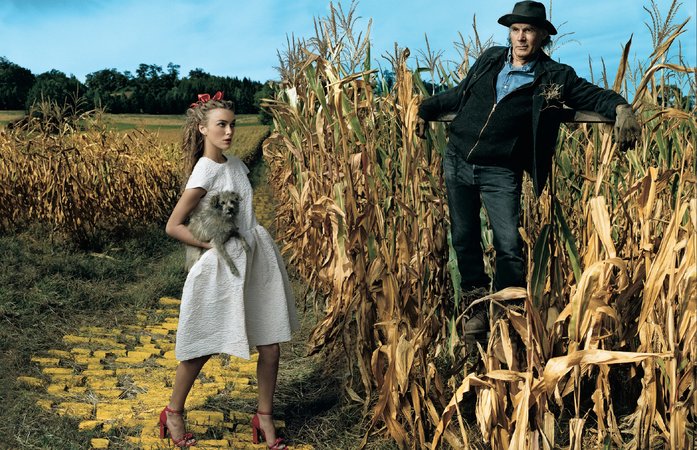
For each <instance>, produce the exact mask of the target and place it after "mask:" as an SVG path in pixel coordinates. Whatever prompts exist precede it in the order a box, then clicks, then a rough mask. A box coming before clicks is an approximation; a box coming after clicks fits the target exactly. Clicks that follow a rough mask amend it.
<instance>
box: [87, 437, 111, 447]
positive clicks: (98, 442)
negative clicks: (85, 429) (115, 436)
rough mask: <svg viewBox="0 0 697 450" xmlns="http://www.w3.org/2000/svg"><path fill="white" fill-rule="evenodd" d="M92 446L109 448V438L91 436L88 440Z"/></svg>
mask: <svg viewBox="0 0 697 450" xmlns="http://www.w3.org/2000/svg"><path fill="white" fill-rule="evenodd" d="M90 446H92V448H109V439H102V438H93V439H91V440H90Z"/></svg>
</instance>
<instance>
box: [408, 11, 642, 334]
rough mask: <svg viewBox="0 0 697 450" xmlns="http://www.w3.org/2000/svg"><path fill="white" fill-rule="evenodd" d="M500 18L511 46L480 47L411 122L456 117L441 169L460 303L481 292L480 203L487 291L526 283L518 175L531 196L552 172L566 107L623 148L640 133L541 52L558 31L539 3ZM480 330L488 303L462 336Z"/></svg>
mask: <svg viewBox="0 0 697 450" xmlns="http://www.w3.org/2000/svg"><path fill="white" fill-rule="evenodd" d="M498 23H500V24H501V25H504V26H506V27H508V30H509V46H508V47H492V48H490V49H488V50H486V51H485V52H484V53H482V55H481V56H480V57H479V58H478V59H477V61H476V62H475V63H474V65H473V66H472V68H471V69H470V71H469V72H468V74H467V77H466V78H465V79H464V80H463V81H462V82H461V83H460V84H459V85H458V86H456V87H454V88H452V89H449V90H447V91H444V92H442V93H440V94H437V95H434V96H433V97H430V98H427V99H425V100H424V101H423V102H422V103H421V105H420V107H419V119H418V121H417V135H419V136H420V137H422V138H423V137H425V132H426V129H427V125H428V121H429V120H434V119H437V118H438V117H439V116H441V115H443V114H447V113H455V118H454V119H453V121H452V122H451V124H450V127H449V130H448V134H449V140H448V144H447V146H446V148H445V151H444V152H443V154H444V156H443V172H444V177H445V182H446V188H447V195H448V206H449V209H450V221H451V233H452V242H453V247H454V249H455V251H456V253H457V262H458V267H459V270H460V274H461V279H462V280H461V288H462V292H463V298H464V299H465V305H464V306H467V302H468V301H470V302H471V300H472V299H473V298H477V297H481V296H483V295H486V293H488V291H489V285H490V280H489V277H488V276H487V275H486V273H485V271H484V262H483V253H482V247H481V243H480V234H481V231H480V219H479V211H480V208H481V206H482V203H483V205H484V207H485V208H486V212H487V216H488V218H489V223H490V225H491V228H492V230H493V234H494V249H495V250H496V266H495V267H496V268H495V278H494V283H493V287H494V290H500V289H503V288H506V287H509V286H522V287H524V286H526V280H525V262H524V260H523V255H522V248H523V245H522V244H523V243H522V239H521V236H520V233H519V232H518V222H519V217H520V195H521V185H522V175H523V171H527V172H528V173H529V174H530V176H531V178H532V181H533V184H534V188H535V191H536V193H537V194H538V195H539V194H540V193H541V192H542V190H543V189H544V186H545V183H546V181H547V178H548V175H549V171H550V169H551V163H552V155H553V153H554V149H555V147H556V140H557V134H558V132H559V126H560V124H561V121H562V114H561V108H562V107H563V106H564V105H566V106H569V107H571V108H574V109H578V110H590V111H595V112H598V113H600V114H602V115H604V116H606V117H608V118H610V119H615V136H616V139H617V141H618V143H619V145H620V147H621V148H623V149H625V148H628V147H629V146H631V145H634V144H635V143H636V141H637V140H638V138H639V137H640V135H641V129H640V126H639V124H638V122H637V120H636V118H635V117H634V114H633V112H632V108H631V106H630V105H628V104H627V101H626V100H625V99H624V98H623V97H622V96H621V95H619V94H617V93H616V92H614V91H611V90H607V89H601V88H599V87H598V86H595V85H594V84H591V83H589V82H588V81H586V80H584V79H583V78H580V77H578V76H577V75H576V72H575V71H574V69H573V68H571V67H569V66H567V65H564V64H560V63H557V62H555V61H553V60H552V59H550V57H549V56H547V54H545V52H544V51H543V48H544V47H545V46H547V45H548V44H549V43H550V35H554V34H556V33H557V30H556V29H555V28H554V26H553V25H552V24H551V23H550V22H549V21H548V20H547V18H546V11H545V7H544V5H543V4H542V3H539V2H534V1H522V2H518V3H516V4H515V6H514V8H513V12H512V13H511V14H506V15H504V16H502V17H501V18H499V20H498ZM487 329H488V319H487V313H486V308H485V307H480V308H474V309H473V311H472V312H471V314H470V315H469V317H468V319H467V322H466V323H465V330H464V332H465V334H472V335H476V334H480V333H484V332H486V331H487Z"/></svg>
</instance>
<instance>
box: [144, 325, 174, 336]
mask: <svg viewBox="0 0 697 450" xmlns="http://www.w3.org/2000/svg"><path fill="white" fill-rule="evenodd" d="M148 331H150V332H151V333H152V334H154V335H155V336H167V335H168V334H169V329H167V328H164V327H148Z"/></svg>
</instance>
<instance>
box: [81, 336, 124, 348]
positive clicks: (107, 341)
mask: <svg viewBox="0 0 697 450" xmlns="http://www.w3.org/2000/svg"><path fill="white" fill-rule="evenodd" d="M89 342H90V344H95V345H101V346H103V347H109V348H114V349H119V348H126V345H125V344H121V343H119V342H116V341H115V340H114V339H111V338H96V337H95V338H90V341H89Z"/></svg>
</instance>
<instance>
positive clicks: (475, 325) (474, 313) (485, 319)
mask: <svg viewBox="0 0 697 450" xmlns="http://www.w3.org/2000/svg"><path fill="white" fill-rule="evenodd" d="M462 331H463V333H464V334H465V336H468V335H473V334H486V333H487V332H488V331H489V314H488V312H487V308H486V305H484V304H480V305H476V306H474V307H473V308H472V309H471V310H470V313H469V314H466V315H465V325H464V327H463V329H462Z"/></svg>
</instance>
